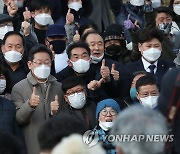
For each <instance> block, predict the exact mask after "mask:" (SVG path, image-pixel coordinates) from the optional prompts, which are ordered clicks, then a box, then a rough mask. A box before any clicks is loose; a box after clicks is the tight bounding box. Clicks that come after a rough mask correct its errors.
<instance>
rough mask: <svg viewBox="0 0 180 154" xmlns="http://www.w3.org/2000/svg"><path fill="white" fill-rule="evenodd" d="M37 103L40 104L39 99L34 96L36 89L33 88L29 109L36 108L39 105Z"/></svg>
mask: <svg viewBox="0 0 180 154" xmlns="http://www.w3.org/2000/svg"><path fill="white" fill-rule="evenodd" d="M39 103H40V97H39V96H38V95H36V87H33V92H32V95H31V98H30V100H29V105H30V107H32V108H35V107H36V106H38V105H39Z"/></svg>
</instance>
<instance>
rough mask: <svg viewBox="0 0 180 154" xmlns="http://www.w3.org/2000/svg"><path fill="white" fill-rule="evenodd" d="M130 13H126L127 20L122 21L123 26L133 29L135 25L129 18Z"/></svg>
mask: <svg viewBox="0 0 180 154" xmlns="http://www.w3.org/2000/svg"><path fill="white" fill-rule="evenodd" d="M130 15H131V14H128V18H127V20H125V21H124V27H125V28H126V29H134V28H135V25H134V24H133V23H132V21H131V20H130Z"/></svg>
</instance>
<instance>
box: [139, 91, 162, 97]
mask: <svg viewBox="0 0 180 154" xmlns="http://www.w3.org/2000/svg"><path fill="white" fill-rule="evenodd" d="M158 94H159V92H158V91H155V92H151V93H139V95H140V96H141V97H142V98H144V97H148V96H158Z"/></svg>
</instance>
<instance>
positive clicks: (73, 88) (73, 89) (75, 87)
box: [67, 85, 83, 91]
mask: <svg viewBox="0 0 180 154" xmlns="http://www.w3.org/2000/svg"><path fill="white" fill-rule="evenodd" d="M79 88H83V86H82V85H76V86H74V87H72V88H70V89H68V90H67V91H75V90H76V89H79Z"/></svg>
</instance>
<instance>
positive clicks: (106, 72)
mask: <svg viewBox="0 0 180 154" xmlns="http://www.w3.org/2000/svg"><path fill="white" fill-rule="evenodd" d="M81 40H82V41H84V42H86V43H87V44H88V45H89V48H90V51H91V60H92V64H91V65H92V66H93V67H94V70H95V71H96V74H95V80H98V81H101V79H104V81H105V83H103V84H102V86H101V88H102V89H103V91H104V92H105V93H106V96H107V98H116V97H118V91H119V71H120V65H119V63H118V62H116V61H114V60H111V59H108V58H105V57H104V52H105V51H104V40H103V38H102V36H101V35H100V34H99V33H97V32H93V31H92V32H87V33H86V34H85V35H83V37H82V38H81ZM95 89H96V87H95Z"/></svg>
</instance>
